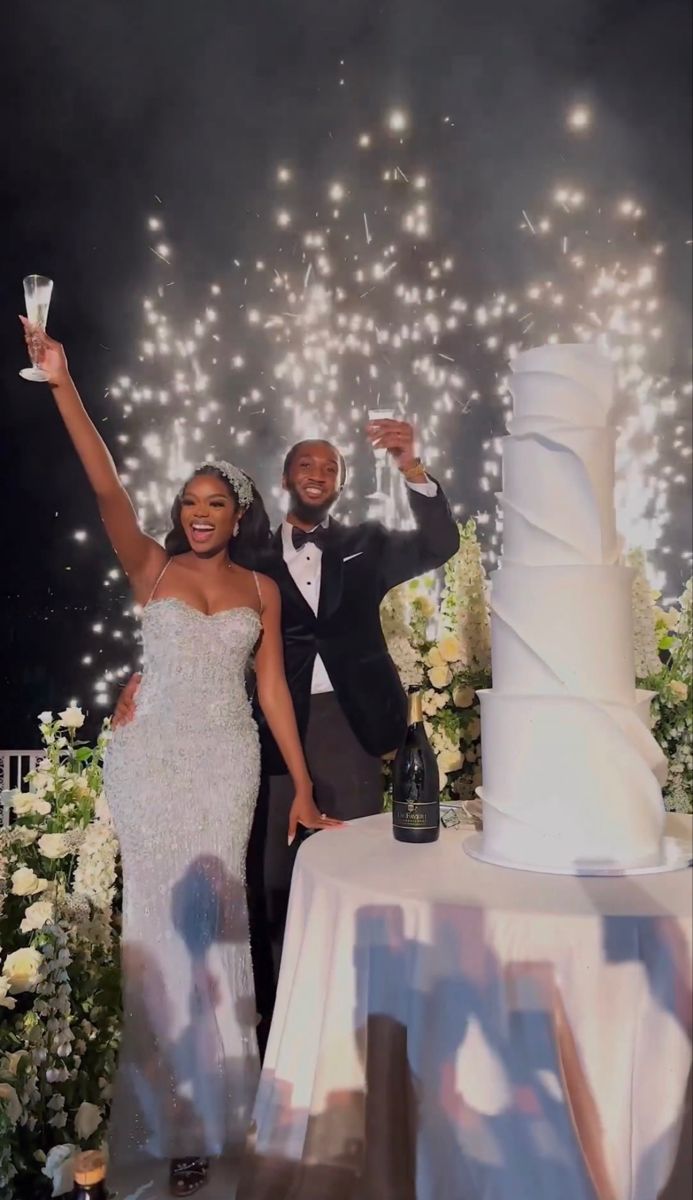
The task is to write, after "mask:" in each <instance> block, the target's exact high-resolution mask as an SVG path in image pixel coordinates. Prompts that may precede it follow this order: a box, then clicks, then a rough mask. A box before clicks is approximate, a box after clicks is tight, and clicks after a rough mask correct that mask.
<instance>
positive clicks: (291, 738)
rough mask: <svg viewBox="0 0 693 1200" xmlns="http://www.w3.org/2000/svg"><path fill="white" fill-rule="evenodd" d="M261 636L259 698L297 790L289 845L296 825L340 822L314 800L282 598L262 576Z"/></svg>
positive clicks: (317, 826) (322, 825)
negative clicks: (287, 668)
mask: <svg viewBox="0 0 693 1200" xmlns="http://www.w3.org/2000/svg"><path fill="white" fill-rule="evenodd" d="M261 578H262V603H263V608H262V638H261V639H260V644H259V646H258V649H257V652H256V655H255V676H256V679H257V698H258V702H259V704H260V708H261V709H262V711H263V713H264V715H265V719H266V721H267V724H268V725H269V728H270V731H271V733H272V736H273V738H274V740H275V742H276V743H277V746H278V747H279V751H280V753H281V755H282V757H283V759H284V762H285V763H286V766H287V769H288V772H289V774H290V776H291V780H292V783H293V785H294V789H295V792H296V797H295V799H294V802H293V805H292V806H291V811H290V813H289V829H288V840H289V845H291V843H292V842H293V840H294V837H295V836H296V828H297V825H304V826H305V827H306V829H327V828H328V827H329V826H330V825H340V824H341V822H340V821H334V820H332V819H331V818H330V817H325V816H322V815H321V814H320V813H319V812H318V810H317V808H316V807H315V803H314V801H313V784H312V782H311V779H310V775H309V774H308V767H307V766H306V760H305V757H304V754H303V747H302V746H301V739H300V738H299V735H298V726H297V725H296V715H295V713H294V706H293V703H292V700H291V693H290V692H289V687H288V684H287V682H286V675H285V674H284V648H283V646H282V635H281V597H280V595H279V588H278V587H277V585H276V583H275V582H274V580H272V579H268V578H267V577H266V576H264V575H263V576H262V577H261Z"/></svg>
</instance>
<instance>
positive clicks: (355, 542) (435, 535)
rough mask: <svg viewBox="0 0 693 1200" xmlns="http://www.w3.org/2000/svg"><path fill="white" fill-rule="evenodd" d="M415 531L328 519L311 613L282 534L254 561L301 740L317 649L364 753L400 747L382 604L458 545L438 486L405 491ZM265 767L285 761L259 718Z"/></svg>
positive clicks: (401, 707)
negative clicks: (273, 609)
mask: <svg viewBox="0 0 693 1200" xmlns="http://www.w3.org/2000/svg"><path fill="white" fill-rule="evenodd" d="M407 494H408V497H409V501H410V504H411V508H412V513H413V516H414V519H415V521H416V528H415V529H413V530H404V531H401V530H390V529H386V528H385V527H384V526H383V525H381V524H379V523H377V522H374V521H367V522H364V524H362V525H356V526H349V525H341V524H340V523H339V522H338V521H334V520H330V522H329V527H328V536H327V539H326V545H325V547H324V549H323V552H322V568H321V581H320V602H319V607H318V613H317V616H316V615H315V614H314V613H313V611H312V609H311V608H310V606H309V605H308V604H307V603H306V601H305V600H304V598H303V596H302V595H301V593H300V591H299V589H298V587H297V586H296V584H295V583H294V581H293V579H292V577H291V574H290V573H289V569H288V567H287V566H286V563H285V562H284V557H283V553H282V531H281V528H280V529H279V530H277V532H276V533H275V535H274V537H273V539H272V549H271V551H270V553H269V554H268V556H267V560H266V561H265V562H263V563H261V564H260V563H259V564H258V566H259V567H260V569H261V570H263V571H264V572H265V574H267V575H269V576H270V577H271V578H272V579H274V580H275V581H276V583H277V584H278V585H279V589H280V592H281V598H282V635H283V641H284V662H285V668H286V678H287V681H288V684H289V690H290V692H291V696H292V699H293V702H294V707H295V710H296V719H297V721H298V727H299V732H300V734H301V738H303V737H304V736H305V731H306V727H307V723H308V714H309V708H310V695H311V682H312V678H313V665H314V662H315V658H316V655H318V654H319V655H320V657H321V658H322V660H323V662H324V664H325V667H326V669H327V673H328V675H329V677H330V681H331V683H332V686H333V688H334V691H335V695H336V697H337V700H338V701H339V704H340V706H341V708H342V711H343V712H344V715H345V716H346V718H347V720H348V722H349V724H350V725H351V728H352V729H353V731H354V733H355V735H356V737H357V738H358V740H359V741H360V743H361V745H362V746H363V748H364V750H366V751H367V752H368V753H369V754H373V755H376V756H377V755H382V754H386V753H388V751H390V750H394V749H395V748H396V747H397V746H399V745H400V743H401V741H402V739H403V737H404V733H405V729H406V708H407V705H406V696H405V694H404V691H403V689H402V685H401V683H400V680H399V676H398V674H397V669H396V667H395V665H394V663H393V661H392V659H391V658H390V655H389V654H388V652H387V647H386V644H385V638H384V637H383V632H382V629H381V626H380V604H381V601H382V599H383V597H384V596H385V595H386V593H387V592H389V591H390V590H391V588H393V587H395V586H396V585H397V584H399V583H403V582H404V581H405V580H408V579H414V578H416V576H418V575H422V574H424V573H425V572H426V571H431V570H433V569H434V568H436V567H440V566H442V565H443V564H444V563H446V562H447V561H448V559H449V558H451V557H452V555H453V554H455V552H456V551H457V549H458V546H459V533H458V529H457V525H456V522H455V520H454V518H453V516H452V513H451V512H450V508H449V505H448V502H447V500H446V498H445V496H444V494H443V492H442V490H441V488H440V485H438V491H437V494H436V495H435V496H430V497H429V496H424V495H422V494H421V493H420V492H416V491H414V490H413V489H411V488H408V489H407ZM259 725H260V733H261V738H262V750H263V769H264V770H265V771H266V772H267V773H269V774H273V775H274V774H283V773H284V772H285V771H286V767H285V765H284V761H283V759H282V757H281V754H280V753H279V750H278V748H277V746H276V744H275V742H274V739H273V738H272V736H271V734H270V732H269V730H268V729H267V726H266V725H265V723H264V721H263V720H262V717H261V715H260V716H259Z"/></svg>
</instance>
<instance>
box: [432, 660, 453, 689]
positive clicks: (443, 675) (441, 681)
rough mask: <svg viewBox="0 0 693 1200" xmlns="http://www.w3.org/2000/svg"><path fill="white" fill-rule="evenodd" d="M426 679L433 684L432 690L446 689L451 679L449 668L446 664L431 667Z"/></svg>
mask: <svg viewBox="0 0 693 1200" xmlns="http://www.w3.org/2000/svg"><path fill="white" fill-rule="evenodd" d="M428 678H429V680H430V681H431V683H432V684H433V686H434V688H444V687H447V686H448V684H449V682H450V680H451V678H452V676H451V674H450V668H449V666H448V665H447V663H443V664H442V665H441V666H439V667H431V668H430V669H429V672H428Z"/></svg>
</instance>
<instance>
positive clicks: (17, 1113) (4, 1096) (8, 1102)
mask: <svg viewBox="0 0 693 1200" xmlns="http://www.w3.org/2000/svg"><path fill="white" fill-rule="evenodd" d="M0 1104H4V1106H5V1111H6V1113H7V1115H8V1117H9V1118H10V1121H11V1122H12V1124H13V1125H16V1124H17V1121H18V1120H19V1118H20V1117H21V1115H22V1106H21V1104H20V1103H19V1096H18V1095H17V1093H16V1092H15V1090H14V1088H13V1087H12V1084H11V1083H0Z"/></svg>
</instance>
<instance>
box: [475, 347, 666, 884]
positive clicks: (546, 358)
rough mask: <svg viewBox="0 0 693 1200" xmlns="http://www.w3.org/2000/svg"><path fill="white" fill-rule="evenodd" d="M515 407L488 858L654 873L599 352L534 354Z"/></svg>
mask: <svg viewBox="0 0 693 1200" xmlns="http://www.w3.org/2000/svg"><path fill="white" fill-rule="evenodd" d="M511 392H512V395H513V400H514V405H513V410H514V416H513V418H512V422H511V425H510V436H509V437H508V438H506V439H505V441H504V449H503V492H502V494H501V496H500V497H499V500H500V503H501V505H502V509H503V530H504V532H503V559H502V566H501V568H500V570H498V571H496V572H494V574H493V575H492V578H491V612H492V616H491V628H492V669H493V690H491V691H485V692H482V693H481V718H482V751H483V789H482V790H481V792H480V795H481V797H482V801H483V835H482V839H481V847H480V849H479V857H483V858H486V859H487V860H489V861H493V862H501V863H507V865H509V866H517V867H527V868H534V869H537V870H549V871H552V870H558V871H561V870H563V871H567V872H583V871H585V872H590V871H593V870H594V871H597V872H599V871H601V870H606V871H609V870H612V869H615V870H623V869H632V868H636V869H637V868H648V867H654V866H657V865H658V864H659V863H660V861H661V859H662V846H663V839H662V835H663V826H664V806H663V803H662V794H661V790H660V785H661V784H662V783H663V782H664V779H665V777H666V760H665V758H664V755H663V754H662V751H661V750H660V748H659V746H658V744H657V742H656V741H655V739H654V738H653V736H652V734H651V732H650V724H649V704H650V696H651V694H650V693H649V692H642V691H636V689H635V671H634V663H633V630H632V607H631V588H632V572H631V570H630V569H629V568H628V567H624V566H620V565H619V539H618V537H617V534H616V524H615V515H614V442H615V430H614V427H613V425H612V409H613V375H612V368H611V365H610V363H609V362H608V360H607V359H606V358H604V357H603V356H602V355H601V354H600V353H599V352H598V351H597V350H596V349H595V348H594V347H591V346H585V345H574V346H573V345H565V346H544V347H540V348H537V349H534V350H527V351H525V352H523V353H522V354H519V355H518V357H517V358H516V359H515V361H514V363H513V377H512V383H511ZM470 852H471V848H470Z"/></svg>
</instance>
